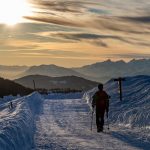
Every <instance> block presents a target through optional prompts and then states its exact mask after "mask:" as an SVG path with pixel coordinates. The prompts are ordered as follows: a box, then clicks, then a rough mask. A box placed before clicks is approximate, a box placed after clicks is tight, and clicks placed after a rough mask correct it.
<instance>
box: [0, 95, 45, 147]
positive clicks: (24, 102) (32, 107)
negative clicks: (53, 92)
mask: <svg viewBox="0 0 150 150" xmlns="http://www.w3.org/2000/svg"><path fill="white" fill-rule="evenodd" d="M12 102H13V108H11V109H10V108H9V103H8V102H7V103H5V105H3V107H0V149H1V150H12V149H15V150H20V149H21V150H28V149H31V147H32V146H33V144H34V139H33V137H34V136H33V135H34V129H35V124H34V118H35V114H37V113H38V111H37V110H39V109H38V107H39V104H40V103H41V102H42V101H41V96H40V95H39V94H38V93H33V94H32V95H29V96H26V97H23V98H19V99H16V100H13V101H12ZM36 108H37V109H36Z"/></svg>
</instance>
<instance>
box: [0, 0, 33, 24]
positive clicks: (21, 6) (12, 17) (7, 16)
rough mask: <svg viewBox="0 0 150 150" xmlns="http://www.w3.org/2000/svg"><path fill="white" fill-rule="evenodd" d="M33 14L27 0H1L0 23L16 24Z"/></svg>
mask: <svg viewBox="0 0 150 150" xmlns="http://www.w3.org/2000/svg"><path fill="white" fill-rule="evenodd" d="M28 15H31V8H30V6H29V3H28V2H27V0H0V23H4V24H7V25H14V24H17V23H19V22H21V21H22V20H23V17H24V16H28Z"/></svg>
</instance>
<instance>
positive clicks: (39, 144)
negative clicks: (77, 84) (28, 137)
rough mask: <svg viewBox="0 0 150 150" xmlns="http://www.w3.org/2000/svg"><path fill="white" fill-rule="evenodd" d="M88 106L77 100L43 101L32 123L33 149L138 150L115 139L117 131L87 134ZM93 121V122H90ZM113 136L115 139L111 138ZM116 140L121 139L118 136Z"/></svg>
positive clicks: (88, 122)
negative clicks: (41, 109) (34, 126)
mask: <svg viewBox="0 0 150 150" xmlns="http://www.w3.org/2000/svg"><path fill="white" fill-rule="evenodd" d="M90 121H91V115H90V113H89V107H88V106H87V104H86V103H85V102H84V101H83V100H81V99H61V100H54V99H53V100H52V99H51V100H45V101H44V103H43V111H42V112H41V114H40V115H39V116H37V120H36V128H37V130H36V133H35V148H34V149H36V150H114V149H115V150H120V149H121V150H127V149H129V150H130V149H132V150H134V149H136V150H137V149H139V148H138V147H137V146H136V147H133V145H131V144H130V142H129V143H128V142H123V141H121V140H119V138H118V137H117V136H119V134H117V131H116V132H115V131H109V132H108V131H106V132H108V133H97V132H96V130H95V123H94V127H93V128H94V130H93V132H91V131H90V123H91V122H90ZM94 122H95V120H94ZM113 134H114V135H115V136H113ZM115 137H116V138H115ZM120 139H122V138H121V137H120Z"/></svg>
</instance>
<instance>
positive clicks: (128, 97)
mask: <svg viewBox="0 0 150 150" xmlns="http://www.w3.org/2000/svg"><path fill="white" fill-rule="evenodd" d="M96 90H97V88H95V89H92V90H91V91H88V92H87V93H85V94H84V96H83V99H85V100H86V101H87V103H89V105H91V101H92V95H93V94H94V93H95V91H96ZM105 90H106V91H107V93H108V94H109V95H110V96H111V99H110V111H109V119H110V122H111V123H112V124H117V125H121V126H126V127H142V128H146V129H150V76H135V77H127V78H126V81H124V82H123V101H122V102H120V100H119V93H118V83H117V82H114V81H113V80H110V81H109V82H107V83H106V84H105Z"/></svg>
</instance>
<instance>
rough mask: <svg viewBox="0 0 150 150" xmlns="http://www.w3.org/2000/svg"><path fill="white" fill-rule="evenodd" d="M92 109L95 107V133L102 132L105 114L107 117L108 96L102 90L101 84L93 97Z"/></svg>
mask: <svg viewBox="0 0 150 150" xmlns="http://www.w3.org/2000/svg"><path fill="white" fill-rule="evenodd" d="M92 98H93V100H92V107H93V109H94V107H95V106H96V125H97V132H102V131H103V126H104V116H105V112H106V115H107V117H108V112H109V98H110V96H109V95H108V94H107V93H106V92H105V91H104V90H103V84H99V85H98V91H97V92H96V93H95V94H94V95H93V97H92Z"/></svg>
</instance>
